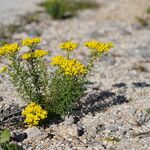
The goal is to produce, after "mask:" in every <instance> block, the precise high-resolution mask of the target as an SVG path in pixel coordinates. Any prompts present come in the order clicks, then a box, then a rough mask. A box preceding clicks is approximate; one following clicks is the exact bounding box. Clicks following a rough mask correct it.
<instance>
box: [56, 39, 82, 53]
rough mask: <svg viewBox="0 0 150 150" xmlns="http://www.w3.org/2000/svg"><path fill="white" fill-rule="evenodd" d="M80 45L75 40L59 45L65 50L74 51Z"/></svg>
mask: <svg viewBox="0 0 150 150" xmlns="http://www.w3.org/2000/svg"><path fill="white" fill-rule="evenodd" d="M78 46H79V44H77V43H75V42H73V41H67V42H64V43H62V44H60V46H59V47H60V48H61V49H63V50H66V51H73V50H75V49H76V48H78Z"/></svg>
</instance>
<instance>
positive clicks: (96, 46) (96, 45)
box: [84, 40, 114, 53]
mask: <svg viewBox="0 0 150 150" xmlns="http://www.w3.org/2000/svg"><path fill="white" fill-rule="evenodd" d="M84 45H85V46H86V47H88V48H89V49H91V50H97V51H98V52H99V53H105V52H108V51H109V50H110V49H111V48H113V47H114V45H113V43H111V42H108V43H103V42H98V41H95V40H93V41H88V42H85V43H84Z"/></svg>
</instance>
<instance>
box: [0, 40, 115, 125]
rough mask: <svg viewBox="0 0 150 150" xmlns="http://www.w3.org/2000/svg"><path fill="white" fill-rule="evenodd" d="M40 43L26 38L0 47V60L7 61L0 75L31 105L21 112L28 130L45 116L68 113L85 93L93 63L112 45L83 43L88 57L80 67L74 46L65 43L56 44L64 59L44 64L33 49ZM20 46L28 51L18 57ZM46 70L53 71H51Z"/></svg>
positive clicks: (55, 59) (60, 58)
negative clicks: (19, 42)
mask: <svg viewBox="0 0 150 150" xmlns="http://www.w3.org/2000/svg"><path fill="white" fill-rule="evenodd" d="M40 42H41V39H40V38H26V39H25V40H23V41H22V43H21V44H18V43H14V44H6V45H4V46H2V47H0V56H1V57H4V58H5V59H7V60H8V61H7V62H8V63H7V65H6V66H4V67H3V68H2V69H1V70H0V73H4V72H7V73H8V74H9V76H10V80H11V82H12V83H13V85H14V86H15V87H16V90H17V91H18V92H19V93H20V94H21V96H22V98H23V100H26V101H27V102H32V103H31V104H29V106H27V107H26V108H25V109H24V110H23V112H22V114H23V115H24V116H25V117H26V120H25V122H26V123H28V124H30V125H31V126H32V125H38V124H39V121H40V120H42V119H45V118H46V117H47V115H48V116H50V115H51V116H52V114H57V115H64V114H65V113H67V112H69V111H70V109H71V108H72V106H73V103H74V102H75V101H76V100H77V99H79V98H80V97H81V96H82V95H83V93H84V92H85V90H86V88H85V85H86V83H87V78H88V74H89V73H90V72H91V71H92V68H93V67H94V62H95V61H96V60H97V59H98V58H99V57H100V56H102V55H103V54H105V53H107V52H108V51H109V50H110V49H111V48H112V47H113V44H112V43H102V42H98V41H88V42H85V43H84V45H85V46H86V47H87V48H88V49H90V52H91V53H90V57H89V60H88V63H87V64H83V63H81V62H80V61H79V60H77V59H76V58H72V56H71V53H72V52H73V51H74V50H75V49H77V48H78V44H77V43H75V42H73V41H67V42H64V43H62V44H60V49H62V50H63V51H64V54H65V55H64V56H61V55H59V56H55V57H53V58H52V59H51V62H50V64H48V63H47V61H46V60H45V59H44V56H46V55H47V54H48V52H47V51H45V50H42V49H37V45H38V44H39V43H40ZM22 46H26V47H28V49H29V50H28V52H25V53H23V54H21V51H22V49H21V48H22ZM48 67H50V68H54V69H53V70H52V71H51V70H50V69H48Z"/></svg>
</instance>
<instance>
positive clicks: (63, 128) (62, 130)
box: [55, 124, 78, 138]
mask: <svg viewBox="0 0 150 150" xmlns="http://www.w3.org/2000/svg"><path fill="white" fill-rule="evenodd" d="M77 130H78V128H77V126H76V125H75V124H72V125H71V126H67V125H62V124H60V126H59V127H58V128H57V129H56V131H55V132H56V133H57V135H59V136H62V137H64V138H67V137H70V136H71V137H72V136H74V137H78V132H77Z"/></svg>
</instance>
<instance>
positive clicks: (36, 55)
mask: <svg viewBox="0 0 150 150" xmlns="http://www.w3.org/2000/svg"><path fill="white" fill-rule="evenodd" d="M47 54H48V52H46V51H45V50H36V51H34V52H28V53H25V54H23V55H22V59H25V60H28V59H31V58H40V57H44V56H45V55H47Z"/></svg>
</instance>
